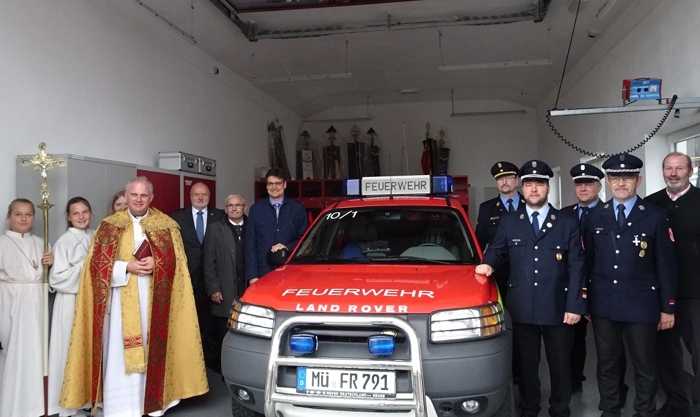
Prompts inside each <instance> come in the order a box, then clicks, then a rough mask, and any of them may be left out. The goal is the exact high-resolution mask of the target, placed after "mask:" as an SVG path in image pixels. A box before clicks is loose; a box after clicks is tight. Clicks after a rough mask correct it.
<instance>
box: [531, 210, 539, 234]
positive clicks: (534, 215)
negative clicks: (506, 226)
mask: <svg viewBox="0 0 700 417" xmlns="http://www.w3.org/2000/svg"><path fill="white" fill-rule="evenodd" d="M539 215H540V213H538V212H536V211H533V212H532V231H533V232H534V233H535V237H537V235H538V234H539V233H540V223H539V222H538V221H537V216H539Z"/></svg>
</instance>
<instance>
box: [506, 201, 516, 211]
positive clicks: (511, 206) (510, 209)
mask: <svg viewBox="0 0 700 417" xmlns="http://www.w3.org/2000/svg"><path fill="white" fill-rule="evenodd" d="M507 203H508V212H509V213H512V212H514V211H515V207H513V199H512V198H509V199H508V201H507Z"/></svg>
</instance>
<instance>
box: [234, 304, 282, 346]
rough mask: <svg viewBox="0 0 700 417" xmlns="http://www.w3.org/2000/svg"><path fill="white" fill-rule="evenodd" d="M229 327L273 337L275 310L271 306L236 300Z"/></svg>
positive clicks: (242, 331)
mask: <svg viewBox="0 0 700 417" xmlns="http://www.w3.org/2000/svg"><path fill="white" fill-rule="evenodd" d="M229 328H230V329H232V330H235V331H238V332H241V333H248V334H252V335H255V336H261V337H272V330H274V328H275V312H274V311H273V310H271V309H269V308H264V307H258V306H254V305H250V304H245V303H242V302H240V301H236V302H235V303H234V304H233V308H232V309H231V320H229Z"/></svg>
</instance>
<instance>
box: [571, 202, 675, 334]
mask: <svg viewBox="0 0 700 417" xmlns="http://www.w3.org/2000/svg"><path fill="white" fill-rule="evenodd" d="M613 206H614V201H613V200H610V201H608V202H607V203H605V204H603V206H602V207H600V208H599V209H597V210H594V211H593V213H590V214H591V216H590V218H589V219H588V226H587V230H586V237H585V243H586V264H587V269H588V271H590V274H589V284H588V308H589V310H590V312H591V314H592V315H593V316H598V317H603V318H606V319H608V320H614V321H621V322H630V323H649V324H650V323H658V322H659V320H660V312H664V313H669V314H672V313H673V312H674V304H675V298H676V277H677V270H676V258H675V254H674V252H673V246H672V243H671V239H670V237H669V231H670V230H669V225H668V221H667V220H666V210H664V209H662V208H659V207H657V206H655V205H653V204H651V203H647V202H645V201H643V200H642V199H641V198H637V201H636V203H635V204H634V207H633V208H632V210H630V212H629V215H628V216H627V218H626V220H625V224H624V225H623V227H622V228H618V225H617V220H616V209H615V208H614V207H613Z"/></svg>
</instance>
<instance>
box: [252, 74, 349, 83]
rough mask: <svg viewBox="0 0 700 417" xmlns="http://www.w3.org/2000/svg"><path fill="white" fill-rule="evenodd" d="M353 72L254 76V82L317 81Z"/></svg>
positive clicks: (347, 76)
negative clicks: (270, 76)
mask: <svg viewBox="0 0 700 417" xmlns="http://www.w3.org/2000/svg"><path fill="white" fill-rule="evenodd" d="M350 77H352V73H351V72H340V73H337V74H314V75H293V76H289V77H276V78H253V82H254V83H258V84H262V83H280V82H288V81H317V80H332V79H337V78H350Z"/></svg>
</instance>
